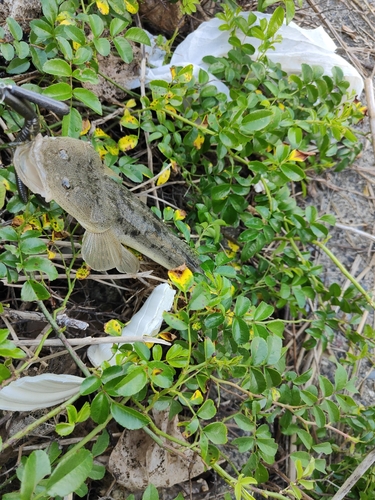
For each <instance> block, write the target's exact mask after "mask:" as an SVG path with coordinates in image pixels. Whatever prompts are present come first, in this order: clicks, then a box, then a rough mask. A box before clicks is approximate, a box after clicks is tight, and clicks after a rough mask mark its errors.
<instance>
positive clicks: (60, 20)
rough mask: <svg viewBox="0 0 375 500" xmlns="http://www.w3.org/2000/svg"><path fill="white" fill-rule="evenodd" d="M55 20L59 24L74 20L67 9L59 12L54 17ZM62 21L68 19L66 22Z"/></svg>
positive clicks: (69, 22) (70, 22)
mask: <svg viewBox="0 0 375 500" xmlns="http://www.w3.org/2000/svg"><path fill="white" fill-rule="evenodd" d="M56 21H57V22H58V23H59V24H74V22H73V20H72V15H71V14H70V12H68V11H67V10H63V11H62V12H60V13H59V15H58V16H57V17H56ZM64 21H68V22H64Z"/></svg>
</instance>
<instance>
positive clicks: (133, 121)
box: [120, 108, 139, 128]
mask: <svg viewBox="0 0 375 500" xmlns="http://www.w3.org/2000/svg"><path fill="white" fill-rule="evenodd" d="M120 125H122V126H124V127H128V126H130V127H131V128H134V127H138V126H139V121H138V120H137V118H136V117H135V116H133V115H132V114H131V113H130V111H129V110H128V109H127V108H125V110H124V115H123V117H122V118H121V120H120Z"/></svg>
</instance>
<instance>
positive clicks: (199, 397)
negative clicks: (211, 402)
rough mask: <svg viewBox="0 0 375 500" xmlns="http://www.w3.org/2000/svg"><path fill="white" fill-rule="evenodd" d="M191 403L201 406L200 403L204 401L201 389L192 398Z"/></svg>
mask: <svg viewBox="0 0 375 500" xmlns="http://www.w3.org/2000/svg"><path fill="white" fill-rule="evenodd" d="M190 401H191V402H194V403H197V404H199V402H200V401H203V395H202V393H201V391H200V390H199V389H197V390H196V391H195V392H194V394H193V395H192V396H191V399H190Z"/></svg>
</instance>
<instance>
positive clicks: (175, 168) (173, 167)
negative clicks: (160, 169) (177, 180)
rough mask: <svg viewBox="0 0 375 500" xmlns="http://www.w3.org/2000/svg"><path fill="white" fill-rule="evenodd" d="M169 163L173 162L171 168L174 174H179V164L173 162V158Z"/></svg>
mask: <svg viewBox="0 0 375 500" xmlns="http://www.w3.org/2000/svg"><path fill="white" fill-rule="evenodd" d="M169 161H170V162H171V167H172V170H173V172H177V171H178V163H177V162H176V160H173V159H172V158H171V159H170V160H169Z"/></svg>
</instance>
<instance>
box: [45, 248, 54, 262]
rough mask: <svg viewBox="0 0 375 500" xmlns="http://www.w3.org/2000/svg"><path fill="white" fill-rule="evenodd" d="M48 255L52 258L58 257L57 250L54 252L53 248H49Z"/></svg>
mask: <svg viewBox="0 0 375 500" xmlns="http://www.w3.org/2000/svg"><path fill="white" fill-rule="evenodd" d="M47 257H48V258H49V259H50V260H52V259H54V258H55V257H56V252H52V250H49V249H47Z"/></svg>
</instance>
